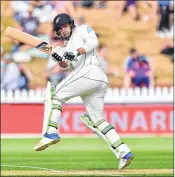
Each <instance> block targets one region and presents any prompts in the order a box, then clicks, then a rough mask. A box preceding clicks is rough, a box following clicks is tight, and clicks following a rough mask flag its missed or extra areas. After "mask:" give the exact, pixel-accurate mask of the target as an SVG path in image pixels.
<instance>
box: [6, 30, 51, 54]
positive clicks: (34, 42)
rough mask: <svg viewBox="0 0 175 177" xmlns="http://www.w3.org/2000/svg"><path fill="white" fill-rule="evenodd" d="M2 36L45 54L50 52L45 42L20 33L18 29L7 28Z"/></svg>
mask: <svg viewBox="0 0 175 177" xmlns="http://www.w3.org/2000/svg"><path fill="white" fill-rule="evenodd" d="M4 35H5V36H7V37H9V38H11V39H14V40H17V41H19V42H22V43H24V44H27V45H30V46H31V47H34V48H36V49H38V50H41V51H43V52H45V53H48V54H50V53H51V52H52V46H51V45H49V44H48V43H47V42H45V41H42V40H41V39H39V38H37V37H34V36H32V35H30V34H27V33H25V32H23V31H20V30H18V29H15V28H12V27H7V28H6V30H5V32H4Z"/></svg>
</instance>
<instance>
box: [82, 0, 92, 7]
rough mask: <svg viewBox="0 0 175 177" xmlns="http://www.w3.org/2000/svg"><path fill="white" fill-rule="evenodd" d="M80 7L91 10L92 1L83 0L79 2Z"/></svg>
mask: <svg viewBox="0 0 175 177" xmlns="http://www.w3.org/2000/svg"><path fill="white" fill-rule="evenodd" d="M81 6H82V7H85V8H92V7H94V1H93V0H88V1H87V0H83V1H81Z"/></svg>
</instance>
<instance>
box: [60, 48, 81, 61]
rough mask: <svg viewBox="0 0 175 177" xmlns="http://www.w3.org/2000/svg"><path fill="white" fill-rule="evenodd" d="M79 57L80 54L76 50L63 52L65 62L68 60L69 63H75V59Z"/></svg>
mask: <svg viewBox="0 0 175 177" xmlns="http://www.w3.org/2000/svg"><path fill="white" fill-rule="evenodd" d="M78 55H80V53H79V52H78V51H77V50H76V51H75V52H65V53H64V55H63V57H64V59H66V60H70V61H73V60H74V61H77V59H76V57H77V56H78Z"/></svg>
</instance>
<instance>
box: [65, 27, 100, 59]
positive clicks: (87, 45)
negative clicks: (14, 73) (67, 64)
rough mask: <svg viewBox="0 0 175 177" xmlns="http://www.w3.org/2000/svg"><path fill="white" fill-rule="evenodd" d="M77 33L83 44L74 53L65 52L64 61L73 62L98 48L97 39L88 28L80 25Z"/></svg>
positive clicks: (93, 32)
mask: <svg viewBox="0 0 175 177" xmlns="http://www.w3.org/2000/svg"><path fill="white" fill-rule="evenodd" d="M78 33H79V35H80V36H81V38H82V39H83V41H84V44H83V46H82V47H80V48H78V49H77V50H76V51H74V52H65V55H64V56H65V59H68V60H73V59H75V58H76V57H77V56H80V55H82V54H86V53H89V52H91V51H93V50H94V49H96V48H97V47H98V38H97V36H96V34H95V31H94V30H93V29H92V28H91V27H90V26H88V25H82V26H81V27H79V28H78Z"/></svg>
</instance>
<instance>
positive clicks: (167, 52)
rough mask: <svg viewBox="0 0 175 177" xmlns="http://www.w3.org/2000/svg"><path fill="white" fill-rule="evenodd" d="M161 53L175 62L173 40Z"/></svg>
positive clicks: (169, 41) (168, 41) (167, 43)
mask: <svg viewBox="0 0 175 177" xmlns="http://www.w3.org/2000/svg"><path fill="white" fill-rule="evenodd" d="M160 53H161V54H164V55H167V56H169V57H170V59H171V61H172V62H174V42H173V38H171V39H168V40H167V42H166V44H165V46H164V47H163V48H162V50H161V52H160Z"/></svg>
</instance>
